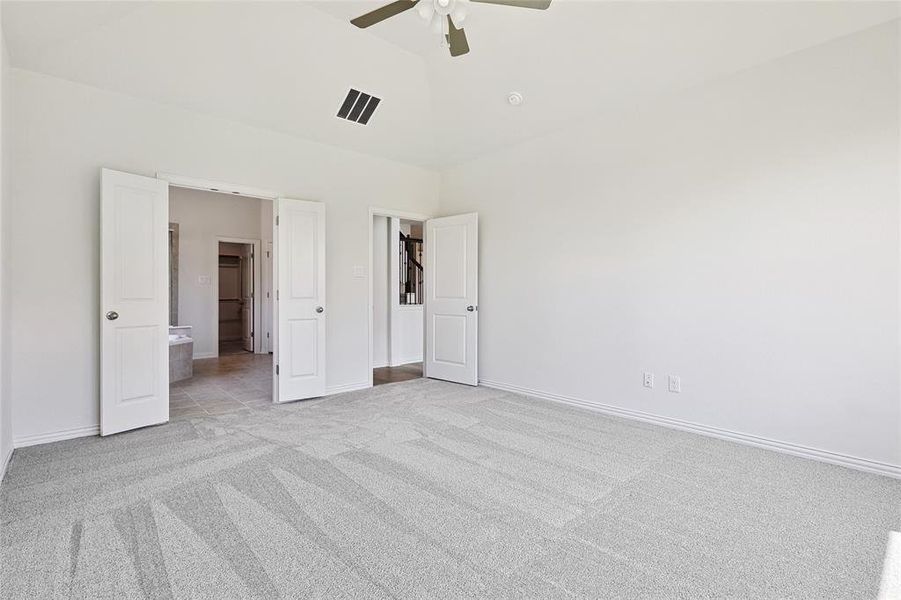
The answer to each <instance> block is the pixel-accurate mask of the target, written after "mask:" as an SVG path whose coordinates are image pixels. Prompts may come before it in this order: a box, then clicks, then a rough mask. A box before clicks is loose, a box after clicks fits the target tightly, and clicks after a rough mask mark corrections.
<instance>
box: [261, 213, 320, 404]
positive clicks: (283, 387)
mask: <svg viewBox="0 0 901 600" xmlns="http://www.w3.org/2000/svg"><path fill="white" fill-rule="evenodd" d="M276 211H277V212H276V214H277V221H276V222H277V226H276V228H275V236H276V239H275V244H276V249H277V252H276V254H275V258H276V265H275V270H276V278H275V282H276V285H275V289H276V294H275V305H276V308H275V310H276V312H275V315H276V319H275V321H276V326H275V329H276V333H277V335H276V343H275V361H274V362H275V364H276V389H277V391H276V400H277V401H278V402H289V401H291V400H302V399H304V398H315V397H317V396H323V395H325V315H326V313H325V308H326V305H325V205H323V204H321V203H319V202H305V201H303V200H290V199H287V198H279V199H278V200H277V206H276Z"/></svg>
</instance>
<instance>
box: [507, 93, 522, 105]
mask: <svg viewBox="0 0 901 600" xmlns="http://www.w3.org/2000/svg"><path fill="white" fill-rule="evenodd" d="M522 100H523V98H522V94H520V93H519V92H510V93H509V94H507V102H509V103H510V106H519V105H520V104H522Z"/></svg>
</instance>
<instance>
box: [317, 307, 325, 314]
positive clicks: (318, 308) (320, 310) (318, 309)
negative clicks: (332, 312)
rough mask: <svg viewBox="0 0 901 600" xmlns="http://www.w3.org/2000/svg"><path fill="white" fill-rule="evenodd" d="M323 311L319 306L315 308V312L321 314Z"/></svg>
mask: <svg viewBox="0 0 901 600" xmlns="http://www.w3.org/2000/svg"><path fill="white" fill-rule="evenodd" d="M324 311H325V309H324V308H322V307H321V306H317V307H316V312H318V313H321V312H324Z"/></svg>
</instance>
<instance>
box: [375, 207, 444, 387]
mask: <svg viewBox="0 0 901 600" xmlns="http://www.w3.org/2000/svg"><path fill="white" fill-rule="evenodd" d="M373 217H396V218H398V219H406V220H408V221H421V222H422V223H423V226H425V222H426V221H428V220H429V219H431V218H432V217H430V216H429V215H423V214H419V213H412V212H406V211H403V210H394V209H391V208H379V207H377V206H370V207H369V220H368V221H367V223H366V229H367V230H368V232H369V234H368V237H369V245H368V248H369V250H368V252H369V266H368V267H367V271H366V279H367V287H368V289H369V304H368V306H369V310H367V311H366V320H367V321H368V322H369V326H368V330H369V344H368V346H367V351H368V359H367V361H366V364H367V365H368V366H369V374H368V375H367V385H368V387H372V369H373V368H375V366H374V365H373V364H372V363H373V361H372V355H373V352H372V310H373V305H372V304H373V303H372V262H373V260H372V218H373ZM389 258H390V257H389ZM423 300H424V299H423ZM422 306H423V308H425V304H423V305H422ZM422 315H423V316H422V319H423V330H422V331H423V338H425V310H423V311H422ZM389 332H390V322H389ZM389 335H390V333H389ZM424 346H425V343H424V342H423V347H424ZM388 359H389V363H390V362H391V360H390V359H391V356H390V352H389V356H388ZM423 377H425V372H423Z"/></svg>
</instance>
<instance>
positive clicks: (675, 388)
mask: <svg viewBox="0 0 901 600" xmlns="http://www.w3.org/2000/svg"><path fill="white" fill-rule="evenodd" d="M668 379H669V391H671V392H672V393H674V394H678V393H679V392H681V391H682V379H681V378H680V377H678V376H676V375H670V376H669V377H668Z"/></svg>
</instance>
